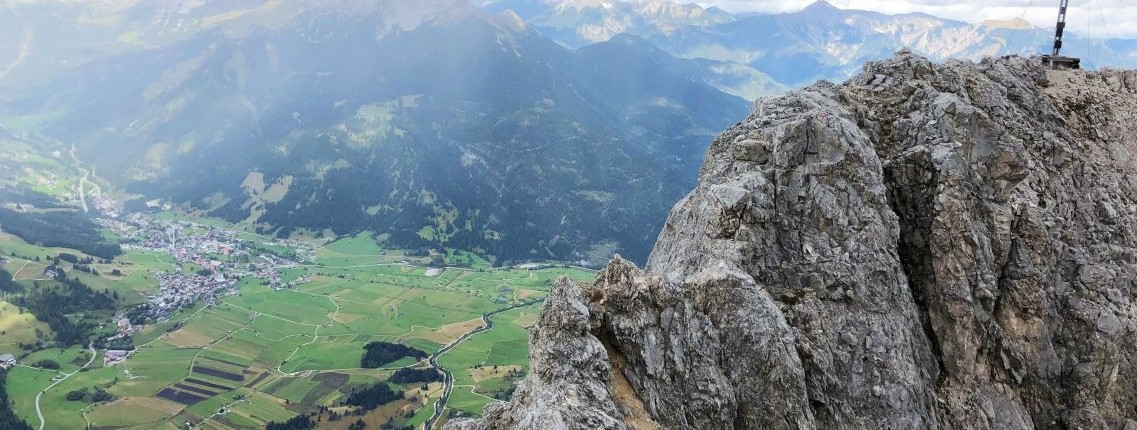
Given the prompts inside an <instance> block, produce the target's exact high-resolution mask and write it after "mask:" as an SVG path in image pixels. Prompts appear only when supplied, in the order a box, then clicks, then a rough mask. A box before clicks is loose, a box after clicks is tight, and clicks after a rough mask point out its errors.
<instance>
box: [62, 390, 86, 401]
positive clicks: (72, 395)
mask: <svg viewBox="0 0 1137 430" xmlns="http://www.w3.org/2000/svg"><path fill="white" fill-rule="evenodd" d="M65 397H66V398H67V400H69V401H72V402H77V401H80V400H83V398H84V397H87V389H86V388H81V389H78V390H74V391H68V392H67V395H66V396H65Z"/></svg>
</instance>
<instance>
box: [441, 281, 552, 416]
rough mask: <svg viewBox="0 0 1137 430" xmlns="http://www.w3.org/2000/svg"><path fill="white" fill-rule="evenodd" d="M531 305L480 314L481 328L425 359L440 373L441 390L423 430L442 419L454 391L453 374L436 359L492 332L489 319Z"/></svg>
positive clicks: (526, 303) (528, 302)
mask: <svg viewBox="0 0 1137 430" xmlns="http://www.w3.org/2000/svg"><path fill="white" fill-rule="evenodd" d="M533 303H537V302H536V301H532V300H530V301H525V302H522V303H520V304H516V305H513V306H510V307H507V308H502V309H498V310H496V311H493V312H490V313H486V314H482V323H483V325H482V326H481V327H478V328H476V329H473V330H470V331H469V332H467V333H466V334H464V335H462V337H459V338H457V339H454V341H453V342H450V344H449V345H446V346H445V347H443V348H442V349H439V350H438V351H436V352H435V353H434V354H431V355H430V358H429V359H427V363H429V364H430V366H431V367H433V368H434V369H435V370H438V371H439V372H442V385H443V388H442V397H439V398H438V402H436V403H435V404H434V414H433V415H431V416H430V418H428V419H427V420H426V423H425V429H426V430H431V429H432V428H434V424H435V423H436V422H438V419H439V418H442V411H444V410H446V401H447V400H450V392H451V391H453V390H454V374H453V373H450V371H449V370H447V369H446V368H445V367H442V366H439V365H438V357H440V356H442V354H445V353H447V352H450V350H452V349H454V348H455V347H457V346H458V345H459V344H461V343H462V342H465V341H466V339H469V338H470V337H471V336H473V335H475V334H478V333H482V332H486V331H490V330H493V320H491V319H490V317H492V316H494V315H497V314H500V313H502V312H508V311H511V310H514V309H517V308H521V307H525V306H529V305H531V304H533Z"/></svg>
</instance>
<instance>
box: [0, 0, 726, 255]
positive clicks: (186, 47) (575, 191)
mask: <svg viewBox="0 0 1137 430" xmlns="http://www.w3.org/2000/svg"><path fill="white" fill-rule="evenodd" d="M109 4H110V3H109V2H105V3H104V2H95V3H91V4H89V5H87V4H85V5H83V6H77V5H74V4H70V3H63V2H60V3H57V4H34V5H32V6H34V7H33V9H35V8H46V7H49V6H56V7H58V8H59V9H60V10H61V11H62V12H61V13H63V12H65V13H69V14H71V15H72V16H74V17H75V18H74V19H75V20H74V21H73V22H71V23H70V24H67V23H63V22H60V20H59V19H57V18H56V19H45V20H44V21H42V22H44V23H50V24H51V27H49V28H50V31H42V30H40V28H41V27H39V26H37V25H36V24H29V23H34V22H36V21H25V24H24V25H26V26H29V27H27V28H26V29H25V30H23V31H24V32H29V33H31V32H34V34H41V33H51V34H54V35H56V36H58V37H60V40H68V39H74V40H85V42H81V43H79V44H78V45H79V46H58V45H57V44H55V43H53V42H52V41H43V40H41V39H39V38H36V39H35V40H34V41H33V42H31V43H29V44H28V52H29V54H28V55H27V56H26V58H25V60H24V62H23V63H22V64H20V65H18V66H17V67H16V68H14V69H12V68H10V69H12V70H13V75H11V79H13V80H14V82H21V84H20V86H18V87H16V86H15V85H13V87H10V88H13V90H12V91H11V92H9V93H8V95H7V96H6V98H7V99H6V100H5V101H4V102H3V108H4V109H5V112H4V114H5V115H7V117H8V118H23V119H27V118H31V117H41V118H45V119H44V120H43V121H23V123H28V122H34V123H35V125H34V127H33V128H32V129H31V130H24V131H23V132H22V133H23V135H25V136H27V137H28V138H29V139H31V138H38V139H41V140H42V141H43V142H45V143H43V145H44V147H45V151H46V150H48V149H54V150H61V151H58V152H56V153H57V154H58V153H60V152H64V153H65V152H68V151H67V150H68V149H71V148H73V149H74V151H73V153H74V154H75V155H76V157H77V158H78V159H79V160H82V162H83V163H84V164H87V165H89V166H93V167H94V168H95V169H96V171H97V172H99V175H100V177H101V178H102V179H103V180H105V181H107V182H109V183H110V184H117V185H121V187H122V188H123V190H124V192H126V193H128V194H131V195H144V196H146V198H147V199H153V198H161V199H164V200H166V201H168V202H172V203H174V204H176V205H179V206H181V207H182V208H183V209H184V210H188V211H194V212H199V213H202V214H206V215H212V216H219V217H223V218H225V219H228V220H230V221H234V222H243V223H246V224H249V225H252V226H255V227H257V228H258V229H259V230H261V231H263V232H266V233H273V234H277V235H282V236H286V235H290V234H293V233H297V232H308V233H310V234H335V235H342V234H349V233H354V232H358V231H363V230H370V231H373V232H377V233H380V234H381V235H382V238H383V239H385V240H388V241H390V242H391V243H393V244H395V245H397V246H401V247H410V248H416V247H425V246H432V247H448V248H458V249H469V250H475V251H478V252H480V253H482V254H485V255H491V256H496V257H497V260H498V261H499V262H503V261H521V260H544V259H557V260H562V261H565V260H572V261H580V260H586V261H587V260H597V261H599V260H601V259H604V258H607V256H608V255H610V254H611V253H612V252H622V253H626V254H630V255H633V256H638V257H639V258H643V257H646V251H647V248H648V247H649V246H650V243H651V242H652V241H653V240H654V230H656V229H658V227H659V226H660V225H661V223H662V220H663V215H664V214H665V213H666V211H667V209H668V208H669V207H670V206H671V204H672V203H673V202H674V201H675V200H676V199H678V197H679V196H680V195H681V193H682V190H684V189H686V188H687V186H688V185H689V184H690V183H691V182H692V181H693V178H694V175H695V172H696V170H697V166H698V162H699V160H700V155H701V153H702V152H703V151H704V149H705V147H706V142H707V141H709V140H710V138H711V137H712V136H713V132H714V130H716V129H718V128H721V127H723V126H725V125H728V124H730V123H731V122H732V121H733V120H735V119H736V118H738V117H739V116H740V115H741V114H743V113H744V112H745V111H746V108H747V103H746V102H745V101H744V100H743V99H741V98H738V97H735V96H732V95H729V94H725V93H723V92H721V91H718V90H716V89H715V88H713V87H711V86H709V85H706V84H704V83H702V82H701V81H699V80H697V79H693V78H691V75H692V74H694V73H696V72H697V71H698V70H700V68H701V67H703V65H702V63H703V62H698V61H690V60H683V59H676V58H673V57H671V56H669V55H667V54H665V53H663V52H662V51H660V50H658V49H656V48H654V47H653V46H651V45H650V44H647V43H641V41H639V40H630V39H628V40H626V39H615V40H612V41H609V42H606V43H602V44H596V45H592V46H589V47H587V48H585V49H579V50H575V51H574V50H569V49H567V48H565V47H562V46H560V45H558V44H556V43H553V42H552V41H550V40H549V39H547V38H545V37H543V36H542V35H540V34H539V33H537V32H535V31H533V30H532V29H530V28H528V27H527V26H526V25H525V24H524V23H523V22H521V21H520V20H518V19H517V18H516V16H515V15H512V14H494V15H491V14H487V13H483V12H481V11H479V10H477V9H476V8H474V7H473V6H471V5H470V4H469V3H467V2H465V1H459V0H432V1H427V2H415V3H414V4H413V5H412V4H410V3H406V2H401V1H380V2H363V1H351V0H338V1H335V2H321V3H318V4H308V3H300V2H291V3H287V4H281V3H280V2H271V1H267V2H249V1H246V2H233V3H230V2H225V3H220V2H208V3H192V4H191V3H186V4H181V5H177V7H175V5H173V4H166V3H161V4H159V3H155V2H133V3H132V2H126V4H125V5H117V6H118V7H119V8H117V9H113V8H112V9H99V6H107V7H109V6H108V5H109ZM30 7H31V6H30ZM84 7H87V8H89V9H90V10H89V11H85V12H77V10H82V9H83V8H84ZM149 8H159V9H161V10H151V9H149ZM111 11H114V12H115V13H113V14H112V13H111ZM9 13H11V10H9ZM31 13H32V12H26V11H21V12H20V13H19V14H13V15H20V16H26V15H28V14H31ZM37 13H41V14H42V13H45V12H44V11H38V12H37ZM100 13H102V14H105V15H103V16H102V17H101V18H98V19H95V18H92V17H93V16H96V15H97V14H100ZM154 17H163V18H161V19H159V20H154ZM147 19H149V20H151V21H146V20H147ZM43 25H47V24H43ZM67 25H70V27H68V26H67ZM5 28H10V27H7V26H5ZM115 34H118V36H116V37H115V38H114V40H113V41H112V40H111V39H110V35H115ZM124 39H130V42H129V43H127V42H124V41H123V40H124ZM108 44H109V45H110V46H108ZM85 45H90V47H89V49H88V48H87V47H85ZM121 45H126V46H121ZM41 46H43V48H41ZM41 49H42V50H45V51H47V52H52V54H50V55H46V54H45V55H44V56H39V55H37V52H40V50H41ZM67 50H73V51H76V52H86V53H88V56H86V57H83V56H81V58H82V59H84V60H85V61H84V62H83V63H82V64H77V65H75V66H74V67H71V68H66V69H63V70H51V71H48V72H40V71H39V70H36V68H37V67H43V68H44V69H47V68H49V67H47V66H49V62H47V61H44V58H52V57H56V56H58V55H60V54H58V52H64V51H67ZM76 61H79V60H76ZM24 67H26V68H28V69H29V70H28V71H24V70H22V69H23V68H24ZM21 72H22V73H21ZM41 73H43V74H47V75H50V77H49V78H45V79H40V80H34V79H31V82H32V84H31V85H26V84H24V82H26V81H28V80H29V79H30V77H33V76H34V75H36V74H41ZM8 123H9V125H8V128H15V126H13V125H11V124H18V123H21V122H20V121H13V120H9V121H8ZM47 142H51V143H47ZM139 201H141V200H139Z"/></svg>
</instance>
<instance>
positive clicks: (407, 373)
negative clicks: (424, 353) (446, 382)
mask: <svg viewBox="0 0 1137 430" xmlns="http://www.w3.org/2000/svg"><path fill="white" fill-rule="evenodd" d="M387 380H388V381H390V382H392V383H395V384H417V383H420V382H434V381H441V380H442V374H441V373H438V371H437V370H435V369H433V368H429V367H428V368H425V369H412V368H409V367H405V368H402V369H399V370H396V371H395V374H394V375H391V377H390V378H387Z"/></svg>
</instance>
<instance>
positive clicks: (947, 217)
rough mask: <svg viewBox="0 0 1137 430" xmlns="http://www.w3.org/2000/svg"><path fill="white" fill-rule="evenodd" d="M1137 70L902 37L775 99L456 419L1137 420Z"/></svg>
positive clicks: (545, 316) (761, 423) (569, 296)
mask: <svg viewBox="0 0 1137 430" xmlns="http://www.w3.org/2000/svg"><path fill="white" fill-rule="evenodd" d="M1135 136H1137V72H1134V71H1124V72H1122V71H1102V72H1085V71H1051V70H1047V69H1045V68H1043V67H1042V65H1041V64H1040V63H1039V62H1038V61H1037V60H1033V59H1025V58H1019V57H1009V58H1002V59H992V60H986V61H983V62H981V63H979V64H974V63H970V62H949V63H947V64H942V65H941V64H934V63H932V62H929V61H928V60H925V59H923V58H920V57H918V56H915V55H912V54H910V53H906V52H901V53H899V54H897V55H896V56H895V57H893V58H891V59H888V60H885V61H881V62H875V63H870V64H868V65H866V66H865V68H864V71H863V73H861V74H860V75H858V76H856V77H854V78H853V79H851V80H850V81H848V82H846V83H845V84H843V85H834V84H830V83H826V82H822V83H819V84H816V85H814V86H812V87H809V88H805V89H803V90H800V91H795V92H792V93H788V94H785V95H781V96H776V97H770V98H766V99H763V100H760V101H759V102H757V104H756V105H755V106H754V108H753V110H752V113H751V115H750V116H749V118H747V119H746V120H745V121H743V122H741V123H739V124H737V125H735V126H734V127H732V128H730V129H729V130H727V131H725V132H723V133H722V134H720V135H719V136H718V137H717V138H716V139H715V140H714V142H713V144H712V146H711V148H710V150H709V153H708V155H707V157H706V161H705V163H704V165H703V167H702V170H701V173H700V178H699V185H698V187H697V188H696V189H695V190H694V191H693V192H691V193H690V194H689V195H687V196H686V197H685V198H684V199H683V200H682V201H680V202H679V203H678V204H677V205H676V207H675V209H674V210H673V211H672V213H671V215H670V217H669V219H668V221H667V223H666V226H665V228H664V230H663V231H662V232H661V234H660V236H659V240H658V242H657V243H656V246H655V248H654V250H653V252H652V255H651V258H650V260H649V262H648V265H647V268H646V269H645V270H642V271H641V270H640V269H637V268H636V267H634V266H633V265H632V264H630V263H628V262H626V261H624V260H621V259H619V258H617V259H616V260H614V261H613V262H612V263H611V264H610V265H609V266H608V267H607V268H606V269H605V270H604V271H602V272H601V273H600V274H599V276H598V277H597V279H596V281H595V282H594V283H593V284H591V285H580V286H577V285H572V284H570V283H568V282H567V281H562V282H560V283H559V284H558V285H557V287H556V288H555V290H554V291H553V294H552V295H551V296H550V297H549V299H548V301H547V302H546V304H545V307H544V309H543V310H542V314H541V316H540V319H539V321H538V322H537V323H536V325H535V327H534V328H533V331H532V338H531V341H530V347H531V355H532V371H531V374H530V375H529V377H528V378H527V380H526V381H525V382H524V383H523V384H522V386H521V387H520V388H519V390H518V392H517V394H516V395H515V396H514V398H513V399H512V400H511V401H510V402H509V403H499V404H494V405H491V406H489V407H487V409H486V413H485V417H484V418H482V419H480V420H465V421H456V422H453V423H451V424H450V426H449V428H454V429H625V428H630V429H654V428H668V429H672V428H674V429H729V428H735V429H790V428H795V429H799V428H800V429H806V428H850V429H861V428H864V429H870V428H871V429H878V428H896V429H908V428H927V429H964V428H966V429H973V428H975V429H1031V428H1039V429H1047V428H1087V429H1089V428H1111V429H1125V430H1134V429H1137V227H1135V226H1137V137H1135Z"/></svg>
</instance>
